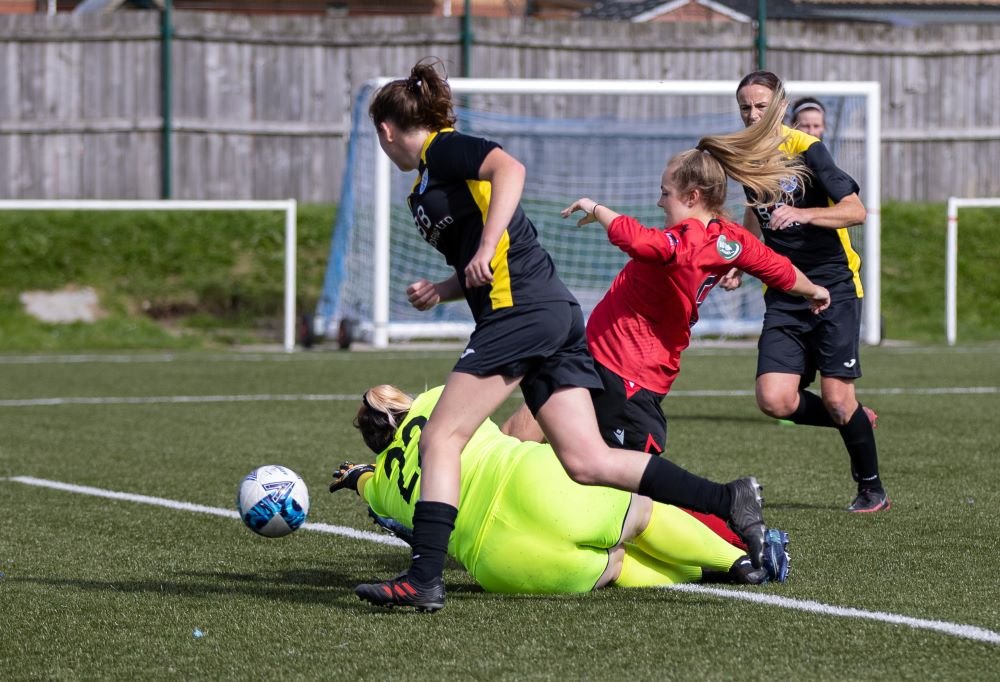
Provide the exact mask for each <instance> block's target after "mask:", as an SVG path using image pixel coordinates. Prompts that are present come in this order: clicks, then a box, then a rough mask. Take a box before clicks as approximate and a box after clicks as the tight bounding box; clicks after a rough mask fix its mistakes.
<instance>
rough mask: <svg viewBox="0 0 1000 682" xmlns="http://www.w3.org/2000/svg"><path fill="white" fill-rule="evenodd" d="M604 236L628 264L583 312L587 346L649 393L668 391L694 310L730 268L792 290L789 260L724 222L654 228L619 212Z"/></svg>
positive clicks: (693, 221) (695, 314) (692, 221)
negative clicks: (587, 316)
mask: <svg viewBox="0 0 1000 682" xmlns="http://www.w3.org/2000/svg"><path fill="white" fill-rule="evenodd" d="M608 239H609V240H610V241H611V243H612V244H614V245H615V246H617V247H618V248H620V249H621V250H622V251H624V252H625V253H627V254H628V255H629V256H630V257H631V260H630V261H629V262H628V263H626V264H625V267H624V268H622V271H621V272H619V273H618V276H617V277H615V281H614V282H612V284H611V288H610V289H608V292H607V293H606V294H604V298H602V299H601V301H600V302H599V303H598V304H597V306H596V307H595V308H594V311H593V312H592V313H591V314H590V319H589V320H588V321H587V345H588V346H589V348H590V352H591V354H592V355H593V356H594V359H595V360H597V361H598V362H600V363H601V364H602V365H604V366H605V367H607V368H608V369H610V370H611V371H613V372H615V373H616V374H617V375H618V376H620V377H622V378H623V379H625V380H627V381H632V382H635V383H636V384H637V385H638V386H640V387H642V388H645V389H648V390H650V391H653V392H654V393H661V394H666V393H667V392H669V391H670V385H671V384H672V383H673V382H674V379H675V378H676V377H677V373H678V372H679V371H680V360H681V352H682V351H683V350H684V349H685V348H687V347H688V345H689V344H690V343H691V327H692V325H694V323H695V322H697V321H698V306H699V305H700V304H701V302H702V301H704V300H705V297H706V296H708V292H709V291H711V290H712V287H714V286H715V285H716V283H717V282H718V281H719V280H720V279H721V278H722V276H723V275H725V274H726V273H727V272H729V270H730V268H734V267H735V268H739V269H740V270H744V271H746V272H749V273H750V274H751V275H753V276H755V277H757V278H758V279H760V280H761V281H763V282H764V283H765V284H767V285H768V286H770V287H774V288H776V289H780V290H782V291H785V290H788V289H790V288H791V287H792V286H794V285H795V269H794V268H793V267H792V263H791V261H789V260H788V259H787V258H785V257H784V256H781V255H778V254H777V253H775V252H774V251H772V250H771V249H769V248H768V247H766V246H764V244H763V243H761V242H760V241H759V240H758V239H757V237H755V236H754V235H753V234H751V233H750V232H748V231H747V230H746V229H744V228H743V227H742V226H740V225H738V224H736V223H733V222H729V221H727V220H721V219H718V218H715V219H712V220H711V221H709V223H708V225H704V224H702V222H701V221H700V220H697V219H695V218H689V219H688V220H685V221H683V222H681V223H678V224H677V225H674V226H672V227H669V228H666V229H654V228H648V227H645V226H643V225H642V224H640V223H639V222H638V221H637V220H635V219H634V218H631V217H629V216H624V215H623V216H619V217H618V218H615V220H614V221H613V222H612V223H611V225H609V226H608Z"/></svg>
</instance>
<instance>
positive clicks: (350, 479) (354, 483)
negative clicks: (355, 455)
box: [330, 462, 375, 494]
mask: <svg viewBox="0 0 1000 682" xmlns="http://www.w3.org/2000/svg"><path fill="white" fill-rule="evenodd" d="M364 473H375V467H373V466H372V465H371V464H354V463H353V462H344V463H343V464H341V465H340V467H339V468H338V469H337V470H336V471H334V472H333V483H331V484H330V492H331V493H335V492H337V491H338V490H343V489H344V488H350V489H351V490H353V491H354V492H358V479H360V478H361V474H364ZM359 494H360V493H359Z"/></svg>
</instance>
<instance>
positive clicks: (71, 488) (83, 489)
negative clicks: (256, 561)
mask: <svg viewBox="0 0 1000 682" xmlns="http://www.w3.org/2000/svg"><path fill="white" fill-rule="evenodd" d="M0 480H3V479H0ZM6 480H8V481H14V482H15V483H24V484H25V485H33V486H37V487H39V488H52V489H53V490H62V491H64V492H68V493H79V494H81V495H91V496H93V497H105V498H108V499H111V500H124V501H125V502H138V503H139V504H151V505H154V506H157V507H167V508H168V509H178V510H180V511H188V512H195V513H198V514H211V515H213V516H224V517H226V518H229V519H239V518H240V515H239V513H238V512H237V511H235V510H233V509H222V508H220V507H207V506H205V505H202V504H193V503H191V502H179V501H177V500H168V499H166V498H163V497H150V496H149V495H137V494H136V493H121V492H117V491H114V490H105V489H104V488H93V487H91V486H87V485H74V484H72V483H62V482H60V481H50V480H48V479H44V478H34V477H33V476H11V477H10V478H8V479H6ZM300 530H313V531H317V532H319V533H329V534H330V535H340V536H342V537H345V538H353V539H355V540H368V541H370V542H379V543H382V544H383V545H399V546H402V547H407V546H408V545H407V544H406V543H405V542H403V541H402V540H400V539H399V538H395V537H393V536H391V535H380V534H378V533H371V532H368V531H364V530H356V529H354V528H348V527H347V526H333V525H330V524H328V523H310V522H309V521H306V522H305V523H304V524H303V525H302V528H301V529H300Z"/></svg>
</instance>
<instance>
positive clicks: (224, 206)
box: [0, 199, 298, 352]
mask: <svg viewBox="0 0 1000 682" xmlns="http://www.w3.org/2000/svg"><path fill="white" fill-rule="evenodd" d="M297 207H298V204H297V202H296V200H295V199H280V200H184V199H162V200H161V199H148V200H143V199H137V200H117V199H107V200H104V199H81V200H75V199H8V200H0V210H3V211H279V212H281V213H283V214H284V234H285V267H284V270H285V284H284V294H285V295H284V325H283V327H284V328H283V333H282V342H283V343H282V345H283V346H284V349H285V351H287V352H292V351H294V350H295V287H296V281H295V280H296V239H297V237H296V230H297V212H298V208H297Z"/></svg>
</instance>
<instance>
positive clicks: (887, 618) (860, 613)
mask: <svg viewBox="0 0 1000 682" xmlns="http://www.w3.org/2000/svg"><path fill="white" fill-rule="evenodd" d="M0 480H8V481H13V482H15V483H23V484H25V485H33V486H38V487H42V488H52V489H54V490H62V491H65V492H71V493H80V494H83V495H92V496H95V497H104V498H108V499H112V500H124V501H126V502H138V503H140V504H151V505H155V506H158V507H167V508H169V509H177V510H180V511H189V512H196V513H200V514H212V515H214V516H224V517H226V518H232V519H239V517H240V515H239V514H238V513H237V512H235V511H233V510H230V509H220V508H219V507H208V506H205V505H201V504H192V503H190V502H178V501H176V500H168V499H165V498H162V497H150V496H149V495H137V494H135V493H122V492H117V491H114V490H105V489H104V488H93V487H91V486H85V485H74V484H72V483H62V482H60V481H50V480H48V479H44V478H34V477H33V476H11V477H10V478H7V479H2V478H0ZM302 530H313V531H318V532H321V533H329V534H331V535H340V536H342V537H347V538H352V539H355V540H367V541H369V542H378V543H381V544H383V545H397V546H400V547H406V546H407V545H406V543H405V542H403V541H402V540H399V539H398V538H394V537H392V536H390V535H380V534H378V533H370V532H368V531H363V530H356V529H354V528H348V527H346V526H333V525H330V524H326V523H309V522H306V524H305V525H303V526H302ZM667 589H671V590H676V591H678V592H694V593H698V594H710V595H713V596H716V597H722V598H724V599H737V600H741V601H748V602H753V603H756V604H764V605H767V606H778V607H780V608H784V609H792V610H795V611H806V612H809V613H818V614H821V615H825V616H836V617H839V618H858V619H861V620H873V621H878V622H882V623H890V624H892V625H905V626H907V627H910V628H914V629H917V630H933V631H935V632H940V633H943V634H946V635H951V636H953V637H960V638H963V639H972V640H976V641H979V642H987V643H989V644H1000V633H997V632H994V631H992V630H987V629H986V628H981V627H977V626H975V625H963V624H961V623H949V622H948V621H943V620H927V619H924V618H911V617H909V616H899V615H896V614H893V613H885V612H883V611H865V610H863V609H855V608H850V607H844V606H832V605H830V604H824V603H822V602H815V601H808V600H804V599H789V598H788V597H779V596H776V595H772V594H759V593H752V592H742V591H736V590H723V589H719V588H714V587H703V586H701V585H673V586H671V587H669V588H667Z"/></svg>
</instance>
